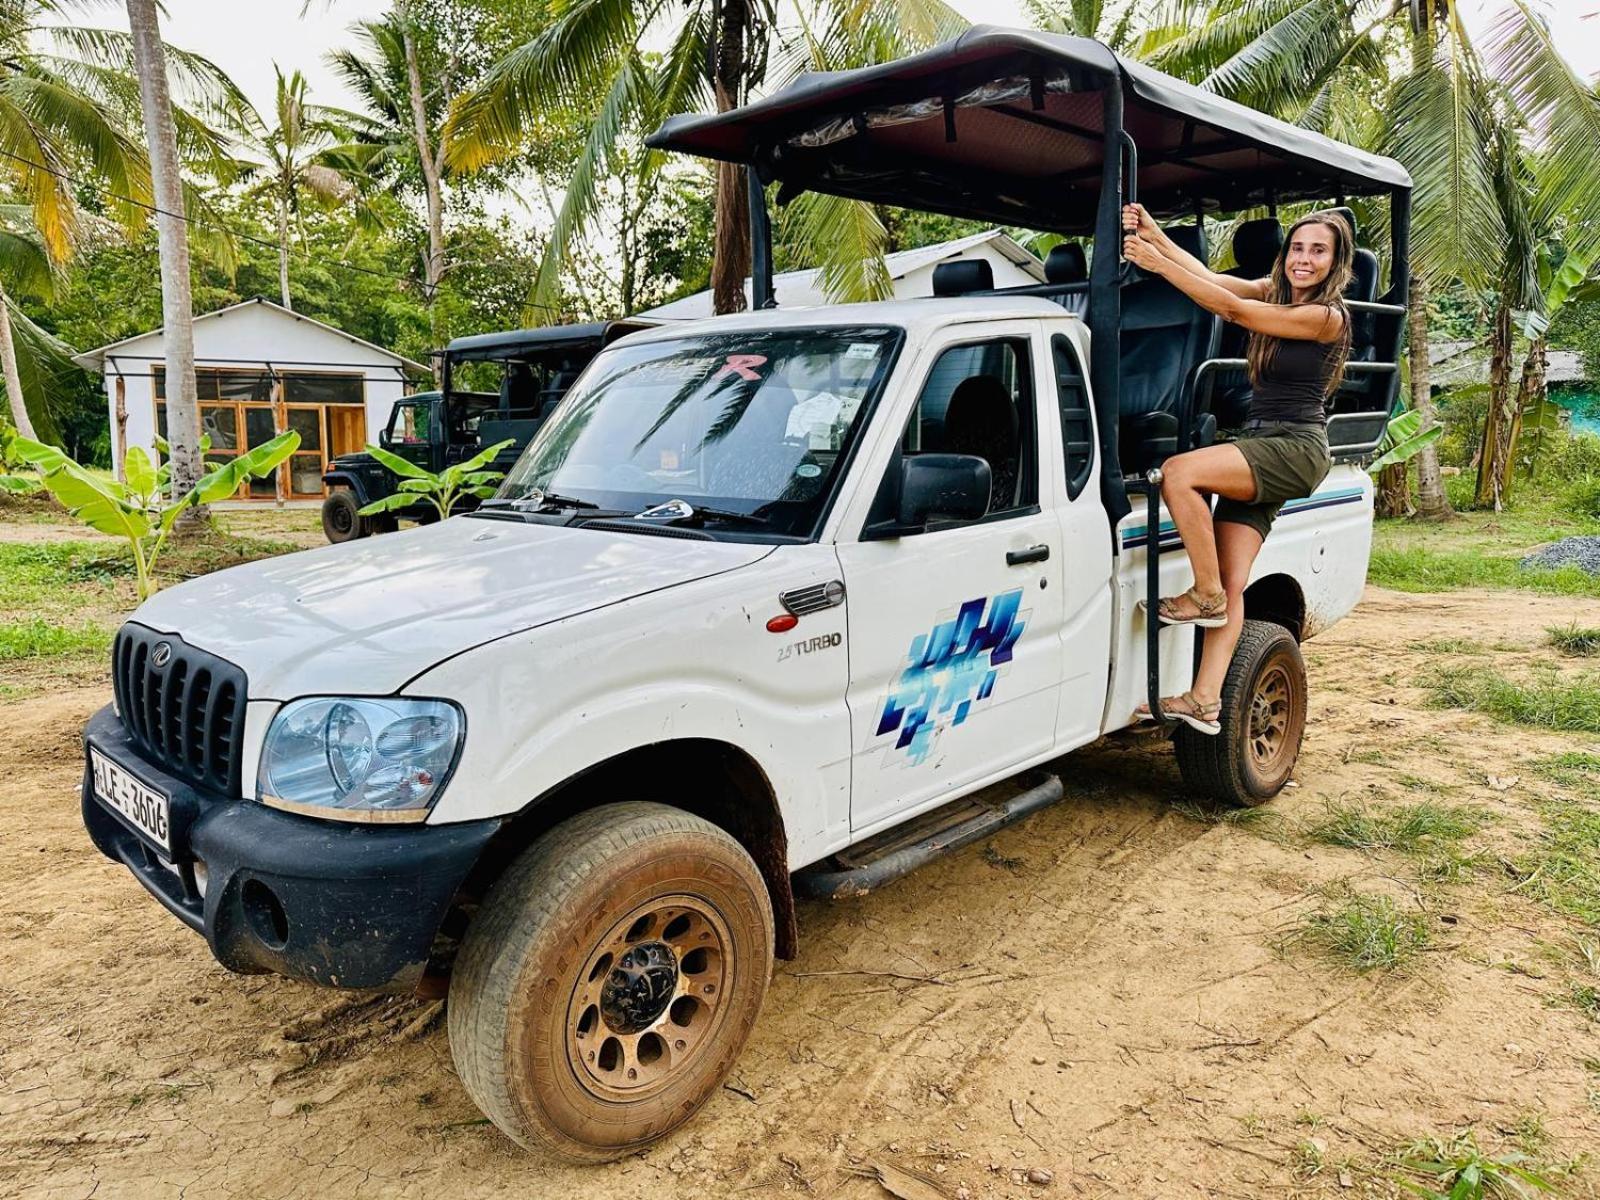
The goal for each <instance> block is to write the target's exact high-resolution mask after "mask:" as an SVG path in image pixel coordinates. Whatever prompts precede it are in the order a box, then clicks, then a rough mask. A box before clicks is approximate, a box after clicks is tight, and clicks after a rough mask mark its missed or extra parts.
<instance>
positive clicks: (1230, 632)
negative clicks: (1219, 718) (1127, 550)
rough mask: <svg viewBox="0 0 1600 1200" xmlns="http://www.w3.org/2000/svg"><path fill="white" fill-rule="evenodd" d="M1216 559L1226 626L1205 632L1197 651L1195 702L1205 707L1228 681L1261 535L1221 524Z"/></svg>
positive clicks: (1236, 525) (1217, 695) (1213, 700)
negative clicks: (1225, 596)
mask: <svg viewBox="0 0 1600 1200" xmlns="http://www.w3.org/2000/svg"><path fill="white" fill-rule="evenodd" d="M1216 541H1217V557H1218V560H1219V562H1220V564H1221V575H1222V587H1223V590H1224V591H1226V592H1227V593H1228V623H1227V624H1226V625H1224V626H1222V627H1221V628H1220V629H1207V630H1205V631H1204V634H1205V639H1206V640H1205V646H1204V648H1203V649H1202V650H1201V651H1200V669H1199V670H1198V671H1197V672H1195V677H1194V687H1193V689H1191V690H1192V691H1193V692H1194V698H1195V699H1196V700H1199V701H1201V702H1203V703H1206V704H1211V703H1214V702H1215V701H1217V700H1219V699H1220V698H1221V697H1222V681H1223V680H1224V679H1225V678H1227V675H1228V664H1229V663H1231V662H1232V661H1233V649H1234V647H1235V646H1237V645H1238V644H1239V634H1240V633H1241V632H1242V631H1243V629H1244V589H1245V587H1246V585H1248V584H1249V582H1250V568H1251V567H1252V566H1254V565H1255V561H1256V555H1257V554H1258V553H1260V551H1261V541H1262V539H1261V535H1260V534H1259V533H1257V532H1256V531H1255V530H1254V529H1251V528H1250V526H1248V525H1240V524H1238V523H1237V522H1234V521H1222V522H1220V523H1219V524H1218V525H1217V527H1216Z"/></svg>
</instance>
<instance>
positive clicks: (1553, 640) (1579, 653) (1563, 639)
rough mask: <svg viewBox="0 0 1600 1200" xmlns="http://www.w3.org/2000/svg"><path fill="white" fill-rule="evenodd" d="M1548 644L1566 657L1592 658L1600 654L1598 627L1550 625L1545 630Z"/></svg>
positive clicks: (1575, 624) (1575, 623) (1599, 632)
mask: <svg viewBox="0 0 1600 1200" xmlns="http://www.w3.org/2000/svg"><path fill="white" fill-rule="evenodd" d="M1545 635H1546V637H1547V638H1548V639H1549V641H1550V644H1551V645H1552V646H1554V647H1555V648H1556V649H1557V650H1559V651H1561V653H1563V654H1565V655H1566V656H1567V657H1568V658H1592V657H1594V656H1595V655H1596V654H1600V629H1595V628H1592V627H1589V628H1585V627H1583V626H1580V625H1579V624H1577V622H1573V623H1572V624H1571V625H1551V626H1550V627H1549V628H1547V629H1546V630H1545Z"/></svg>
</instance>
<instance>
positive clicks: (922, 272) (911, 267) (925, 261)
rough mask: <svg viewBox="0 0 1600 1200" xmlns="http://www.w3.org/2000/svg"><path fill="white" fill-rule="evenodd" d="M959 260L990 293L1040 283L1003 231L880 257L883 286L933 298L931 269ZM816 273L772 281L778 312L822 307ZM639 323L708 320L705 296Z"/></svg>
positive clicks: (1036, 268)
mask: <svg viewBox="0 0 1600 1200" xmlns="http://www.w3.org/2000/svg"><path fill="white" fill-rule="evenodd" d="M961 258H981V259H984V260H986V261H987V262H988V263H989V266H990V268H991V270H993V272H994V285H995V287H1022V286H1025V285H1027V284H1030V283H1043V282H1044V281H1045V278H1044V264H1043V263H1042V262H1040V261H1039V259H1038V258H1037V257H1036V256H1035V255H1034V254H1033V253H1032V252H1031V251H1029V250H1028V248H1027V247H1025V246H1022V245H1020V244H1018V243H1017V241H1016V240H1015V239H1013V238H1012V237H1011V236H1010V235H1009V234H1008V233H1006V232H1005V231H1004V230H1003V229H987V230H985V231H984V232H982V233H974V234H971V235H969V236H967V237H964V238H956V239H955V240H953V241H949V242H936V243H935V244H934V245H932V246H918V247H917V248H916V249H915V250H896V251H895V252H894V253H893V254H886V255H884V256H883V261H884V265H885V266H887V267H888V268H889V282H890V285H891V286H892V287H893V289H894V298H895V299H896V300H910V299H912V298H914V297H917V296H931V295H933V269H934V268H935V267H937V266H938V265H939V264H940V263H945V262H954V261H956V260H957V259H961ZM821 275H822V272H821V271H817V270H809V271H783V272H780V273H779V274H777V275H774V276H773V277H772V290H773V295H774V297H775V298H776V299H777V302H778V307H779V308H799V307H802V306H808V305H813V304H827V303H828V298H827V297H826V296H825V295H823V293H822V284H821ZM744 294H745V298H746V299H747V300H748V299H749V296H750V281H749V280H748V279H746V280H745V286H744ZM639 315H640V316H645V317H662V318H665V319H667V320H675V321H692V320H695V319H697V318H699V317H709V316H710V315H711V293H710V291H704V292H696V293H694V295H692V296H684V297H683V298H682V299H681V300H673V301H672V302H671V303H669V304H663V305H661V306H660V307H659V308H652V309H649V310H648V311H646V312H643V313H640V314H639Z"/></svg>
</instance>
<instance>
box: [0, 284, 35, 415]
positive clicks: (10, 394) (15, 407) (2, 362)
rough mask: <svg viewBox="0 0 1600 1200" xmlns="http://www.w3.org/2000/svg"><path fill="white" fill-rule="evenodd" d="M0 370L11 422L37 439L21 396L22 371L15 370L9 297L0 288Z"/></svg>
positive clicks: (15, 349) (14, 348) (15, 360)
mask: <svg viewBox="0 0 1600 1200" xmlns="http://www.w3.org/2000/svg"><path fill="white" fill-rule="evenodd" d="M0 370H3V371H4V378H5V381H6V399H7V400H9V401H10V402H11V423H12V424H13V425H15V426H16V427H17V432H18V433H20V434H21V435H22V436H23V437H25V438H28V439H30V440H31V441H35V442H36V441H38V440H39V435H38V434H37V433H35V432H34V431H33V422H32V421H31V420H30V419H29V417H28V406H27V404H26V403H25V402H24V400H23V397H22V372H20V371H19V370H17V344H16V342H15V341H14V340H13V339H12V337H11V298H10V297H9V296H7V295H6V294H5V291H4V289H0Z"/></svg>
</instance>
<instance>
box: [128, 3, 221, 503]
mask: <svg viewBox="0 0 1600 1200" xmlns="http://www.w3.org/2000/svg"><path fill="white" fill-rule="evenodd" d="M127 5H128V25H129V27H130V29H131V30H132V32H133V58H134V67H135V69H136V70H137V71H138V73H139V99H140V102H141V104H142V106H143V108H144V128H145V137H146V140H147V141H148V142H149V146H150V182H151V190H152V193H153V194H154V197H155V205H156V210H157V217H156V233H157V243H158V246H159V249H160V257H161V332H162V341H163V343H164V345H163V355H164V358H165V361H166V393H167V394H166V403H167V443H168V445H169V446H170V447H171V449H172V476H171V483H172V495H173V498H174V499H177V498H178V497H180V496H183V495H185V494H187V493H188V492H189V490H190V489H191V488H193V487H194V485H195V484H196V483H197V482H198V481H199V479H200V476H201V474H202V471H203V469H204V467H203V463H202V460H201V456H200V405H199V402H198V400H197V399H196V388H195V377H194V302H193V298H192V297H191V295H190V292H189V237H188V229H187V228H186V227H185V225H184V218H183V212H184V204H183V177H182V175H181V174H180V173H179V167H178V133H177V127H176V125H174V124H173V118H172V96H171V93H170V92H169V91H168V88H167V59H166V52H165V50H164V49H163V47H162V44H161V30H160V25H159V23H158V19H157V15H156V0H127ZM208 518H209V514H208V512H207V510H206V509H205V508H204V507H203V506H197V507H196V508H194V509H192V510H189V511H188V512H186V513H185V514H184V518H183V519H184V521H185V522H186V523H201V522H204V521H206V520H207V519H208Z"/></svg>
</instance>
